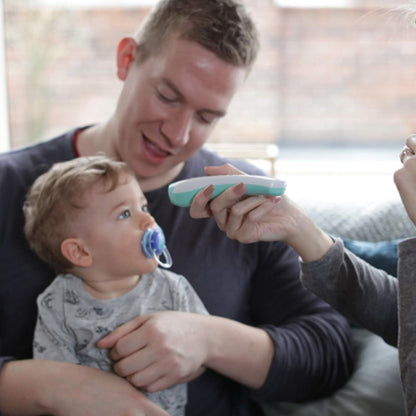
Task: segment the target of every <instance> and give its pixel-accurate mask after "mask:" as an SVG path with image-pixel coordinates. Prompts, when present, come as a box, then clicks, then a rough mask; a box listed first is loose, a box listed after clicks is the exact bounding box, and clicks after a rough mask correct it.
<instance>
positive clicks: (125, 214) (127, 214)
mask: <svg viewBox="0 0 416 416" xmlns="http://www.w3.org/2000/svg"><path fill="white" fill-rule="evenodd" d="M130 217H131V212H130V210H129V209H125V210H124V211H123V212H122V213H121V214H120V215H119V218H120V219H122V220H124V219H125V218H130Z"/></svg>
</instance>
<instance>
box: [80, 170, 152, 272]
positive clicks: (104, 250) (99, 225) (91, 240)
mask: <svg viewBox="0 0 416 416" xmlns="http://www.w3.org/2000/svg"><path fill="white" fill-rule="evenodd" d="M85 200H86V202H87V204H86V208H85V209H83V210H82V214H81V215H80V218H79V222H78V224H79V226H80V227H79V228H80V237H81V238H82V239H84V241H85V243H86V246H87V247H88V250H89V251H90V253H91V255H92V259H93V263H92V267H94V268H95V269H96V270H97V271H98V272H99V273H101V274H102V275H103V276H107V277H108V278H110V277H113V276H116V277H123V276H124V277H126V276H132V275H137V274H143V273H148V272H150V271H153V270H154V269H155V268H156V267H157V261H156V260H155V259H154V258H148V257H146V256H145V255H144V253H143V252H142V249H141V245H140V243H141V239H142V236H143V233H144V231H145V230H146V229H147V228H154V227H155V226H156V222H155V220H154V218H153V217H152V216H151V215H150V214H149V212H148V210H147V200H146V198H145V197H144V195H143V192H142V191H141V189H140V186H139V184H138V183H137V181H136V180H135V179H134V178H129V179H128V180H127V181H123V182H122V183H121V184H120V185H118V186H117V187H116V188H115V189H113V190H112V191H109V192H108V191H104V190H103V188H102V187H101V186H96V187H95V188H94V189H92V190H91V192H90V193H88V195H86V198H85Z"/></svg>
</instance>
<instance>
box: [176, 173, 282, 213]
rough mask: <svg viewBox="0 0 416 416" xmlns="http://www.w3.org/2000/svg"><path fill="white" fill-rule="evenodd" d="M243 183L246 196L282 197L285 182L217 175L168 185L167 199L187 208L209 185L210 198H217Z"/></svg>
mask: <svg viewBox="0 0 416 416" xmlns="http://www.w3.org/2000/svg"><path fill="white" fill-rule="evenodd" d="M239 183H244V184H245V185H246V193H245V194H246V195H269V196H278V195H282V194H283V193H284V192H285V189H286V182H284V181H282V180H280V179H276V178H269V177H267V176H255V175H217V176H201V177H197V178H190V179H185V180H183V181H178V182H174V183H172V184H170V185H169V199H170V201H171V202H172V204H175V205H178V206H179V207H189V206H190V205H191V203H192V200H193V199H194V197H195V195H196V194H197V193H198V192H199V191H201V190H202V189H204V188H206V187H207V186H209V185H214V192H213V194H212V198H215V197H217V196H218V195H220V194H221V193H222V192H224V191H225V190H226V189H228V188H229V187H230V186H234V185H237V184H239Z"/></svg>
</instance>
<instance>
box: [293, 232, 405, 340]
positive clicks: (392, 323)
mask: <svg viewBox="0 0 416 416" xmlns="http://www.w3.org/2000/svg"><path fill="white" fill-rule="evenodd" d="M301 267H302V274H301V278H302V282H303V284H304V286H305V287H306V288H307V289H309V290H311V291H312V292H314V293H315V294H316V295H317V296H319V297H320V298H322V299H323V300H324V301H326V302H327V303H329V304H330V305H332V306H333V307H334V308H335V309H337V310H338V311H339V312H341V313H342V314H343V315H345V316H346V317H347V318H348V319H350V320H352V321H354V322H355V323H356V324H358V325H360V326H363V327H365V328H367V329H369V330H370V331H372V332H374V333H376V334H378V335H380V336H381V337H383V339H384V340H385V341H386V342H387V343H389V344H391V345H394V346H396V345H397V333H398V322H397V321H398V318H397V279H396V278H394V277H393V276H390V275H388V274H387V273H386V272H385V271H384V270H380V269H376V268H375V267H373V266H371V265H370V264H368V263H366V262H365V261H363V260H362V259H360V258H359V257H357V256H355V255H354V254H353V253H351V252H350V251H349V250H347V249H346V248H344V245H343V242H342V240H341V239H335V242H334V245H333V246H332V247H331V249H330V250H329V252H328V253H327V254H326V255H325V256H324V257H322V258H321V259H319V260H317V261H314V262H308V263H302V265H301Z"/></svg>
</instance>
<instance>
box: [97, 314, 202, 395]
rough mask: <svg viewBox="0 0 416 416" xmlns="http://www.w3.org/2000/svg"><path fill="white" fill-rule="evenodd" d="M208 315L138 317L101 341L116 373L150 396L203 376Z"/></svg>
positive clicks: (150, 315)
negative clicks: (107, 349)
mask: <svg viewBox="0 0 416 416" xmlns="http://www.w3.org/2000/svg"><path fill="white" fill-rule="evenodd" d="M205 319H206V317H205V316H204V315H198V314H193V313H185V312H173V311H169V312H157V313H153V314H149V315H142V316H138V317H137V318H134V319H132V320H131V321H129V322H126V323H125V324H124V325H121V326H120V327H118V328H116V329H115V330H114V331H113V332H112V333H111V334H109V335H107V336H106V337H105V338H103V339H102V340H100V342H99V343H98V346H99V347H100V348H110V349H111V352H110V356H111V358H112V359H113V360H114V361H115V362H116V363H115V365H114V367H113V368H114V371H115V372H116V373H117V374H118V375H120V376H121V377H125V378H127V380H128V381H129V382H130V383H131V384H133V385H134V386H136V387H140V388H142V389H144V390H146V391H148V392H155V391H159V390H163V389H165V388H167V387H169V386H171V385H173V384H177V383H185V382H187V381H189V380H192V379H194V378H196V377H197V376H199V375H200V374H202V373H203V371H204V370H205V368H204V362H205V360H206V343H207V341H206V337H207V336H209V335H208V334H207V333H206V331H204V330H203V328H204V320H205Z"/></svg>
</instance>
